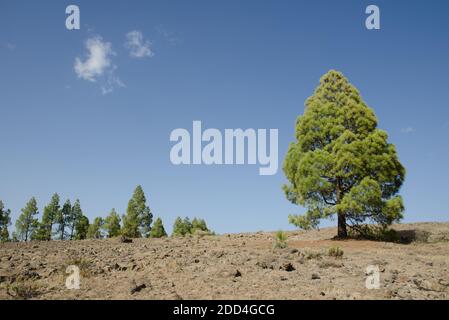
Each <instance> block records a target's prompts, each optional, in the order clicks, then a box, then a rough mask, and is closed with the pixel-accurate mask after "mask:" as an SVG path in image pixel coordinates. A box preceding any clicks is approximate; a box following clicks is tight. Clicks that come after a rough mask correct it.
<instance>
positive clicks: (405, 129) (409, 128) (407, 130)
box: [401, 127, 415, 133]
mask: <svg viewBox="0 0 449 320" xmlns="http://www.w3.org/2000/svg"><path fill="white" fill-rule="evenodd" d="M401 132H402V133H413V132H415V129H414V128H412V127H407V128H402V129H401Z"/></svg>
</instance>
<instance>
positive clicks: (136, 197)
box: [122, 186, 153, 238]
mask: <svg viewBox="0 0 449 320" xmlns="http://www.w3.org/2000/svg"><path fill="white" fill-rule="evenodd" d="M152 222H153V214H152V213H151V210H150V208H149V207H148V206H147V204H146V198H145V193H144V192H143V189H142V187H141V186H137V187H136V189H135V190H134V194H133V196H132V198H131V199H130V200H129V202H128V208H127V210H126V215H124V216H123V230H122V234H123V235H125V236H127V237H131V238H138V237H141V236H142V235H143V236H145V237H148V236H149V232H150V231H151V223H152Z"/></svg>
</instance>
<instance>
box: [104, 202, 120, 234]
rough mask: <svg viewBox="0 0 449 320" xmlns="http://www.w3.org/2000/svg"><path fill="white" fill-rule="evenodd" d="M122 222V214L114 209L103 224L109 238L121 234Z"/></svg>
mask: <svg viewBox="0 0 449 320" xmlns="http://www.w3.org/2000/svg"><path fill="white" fill-rule="evenodd" d="M120 222H121V219H120V216H119V215H118V214H117V212H116V211H115V209H112V210H111V212H110V213H109V215H108V216H107V217H106V219H105V220H104V224H103V229H104V230H105V231H106V233H107V236H108V238H112V237H117V236H119V235H120Z"/></svg>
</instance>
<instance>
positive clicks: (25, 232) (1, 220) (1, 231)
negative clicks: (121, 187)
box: [0, 186, 210, 242]
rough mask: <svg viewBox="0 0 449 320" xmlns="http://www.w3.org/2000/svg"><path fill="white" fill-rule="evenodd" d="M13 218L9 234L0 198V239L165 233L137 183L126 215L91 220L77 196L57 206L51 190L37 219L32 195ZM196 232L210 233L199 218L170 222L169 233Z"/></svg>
mask: <svg viewBox="0 0 449 320" xmlns="http://www.w3.org/2000/svg"><path fill="white" fill-rule="evenodd" d="M21 212H22V213H21V215H20V216H19V218H18V219H17V221H16V224H15V231H14V232H13V233H12V235H11V236H10V234H9V231H8V226H9V225H11V210H9V209H6V208H5V206H4V204H3V202H2V201H1V200H0V241H1V242H6V241H30V240H42V241H48V240H83V239H101V238H105V237H107V238H112V237H117V236H120V235H123V236H126V237H130V238H140V237H147V238H148V237H152V238H161V237H165V236H167V233H166V231H165V228H164V225H163V222H162V219H161V218H157V219H156V220H155V221H154V223H153V213H152V212H151V210H150V208H149V206H148V205H147V201H146V197H145V193H144V191H143V189H142V187H141V186H137V187H136V189H135V190H134V193H133V196H132V198H131V199H130V200H129V202H128V207H127V210H126V214H125V215H123V216H120V215H119V214H118V213H117V212H116V211H115V209H112V210H111V212H110V213H109V215H108V216H107V217H106V218H102V217H96V218H94V219H93V221H92V222H90V221H89V219H88V218H87V217H86V216H85V215H84V213H83V210H82V209H81V204H80V201H79V200H78V199H76V200H75V202H74V203H73V205H72V203H71V202H70V200H69V199H67V200H66V201H65V202H64V204H63V205H62V206H61V205H60V197H59V195H58V194H57V193H55V194H54V195H53V196H52V197H51V200H50V203H49V204H48V205H47V206H46V207H45V208H44V211H43V213H42V217H41V219H40V221H39V219H38V216H39V209H38V207H37V201H36V198H34V197H32V198H31V199H30V200H29V201H28V203H27V204H26V206H25V207H24V208H23V209H22V210H21ZM197 232H206V233H210V231H209V229H208V227H207V225H206V222H205V221H204V220H203V219H197V218H194V219H193V220H192V221H190V219H189V218H187V217H186V218H184V219H182V218H180V217H178V218H177V219H176V220H175V223H174V225H173V236H185V235H188V234H194V233H197Z"/></svg>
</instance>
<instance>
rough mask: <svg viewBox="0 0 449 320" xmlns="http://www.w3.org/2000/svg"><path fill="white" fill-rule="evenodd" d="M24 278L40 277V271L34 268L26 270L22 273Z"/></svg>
mask: <svg viewBox="0 0 449 320" xmlns="http://www.w3.org/2000/svg"><path fill="white" fill-rule="evenodd" d="M20 275H21V276H22V277H23V278H24V279H40V278H41V276H40V275H39V273H37V272H36V271H33V270H25V271H24V272H22V273H21V274H20Z"/></svg>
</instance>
